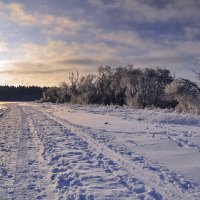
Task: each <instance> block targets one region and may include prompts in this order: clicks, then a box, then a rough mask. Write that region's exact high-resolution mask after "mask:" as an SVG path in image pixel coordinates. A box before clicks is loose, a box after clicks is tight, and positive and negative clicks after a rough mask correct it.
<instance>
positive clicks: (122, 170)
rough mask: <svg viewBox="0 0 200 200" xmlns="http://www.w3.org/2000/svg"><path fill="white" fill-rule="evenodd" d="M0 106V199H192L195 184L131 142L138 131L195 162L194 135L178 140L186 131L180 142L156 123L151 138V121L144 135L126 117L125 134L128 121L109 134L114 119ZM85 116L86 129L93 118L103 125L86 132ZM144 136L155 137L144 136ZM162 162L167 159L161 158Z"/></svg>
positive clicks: (197, 190)
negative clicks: (75, 121)
mask: <svg viewBox="0 0 200 200" xmlns="http://www.w3.org/2000/svg"><path fill="white" fill-rule="evenodd" d="M6 106H7V110H6V111H4V113H3V114H2V115H1V117H0V185H1V187H0V199H1V200H4V199H5V200H7V199H8V200H9V199H13V200H14V199H17V200H18V199H19V200H20V199H23V200H26V199H27V200H29V199H47V200H54V199H55V200H56V199H59V200H62V199H68V200H73V199H77V200H79V199H80V200H86V199H88V200H93V199H131V200H135V199H145V200H150V199H155V200H160V199H169V200H172V199H183V200H184V199H185V200H187V199H190V200H193V199H194V200H195V199H196V200H197V199H199V198H200V187H199V184H198V181H195V178H194V179H192V178H191V177H192V176H191V177H190V176H189V175H188V177H187V176H184V175H185V174H184V173H181V171H180V173H179V170H176V167H173V166H172V167H171V166H170V165H167V164H165V163H163V162H162V163H161V162H158V161H157V160H155V159H154V158H153V157H152V156H151V155H148V153H146V151H145V148H146V146H144V145H143V146H144V148H142V145H141V141H140V140H141V136H140V135H138V136H137V134H139V133H141V132H143V133H145V134H144V135H145V137H146V140H147V141H148V142H151V143H153V145H154V146H155V145H157V144H158V143H159V142H162V141H165V143H163V144H161V145H163V146H164V144H165V145H166V144H168V145H171V146H170V147H171V148H173V145H174V146H175V147H176V148H177V149H178V150H177V151H180V148H181V152H182V154H184V153H185V154H186V153H187V155H189V153H190V151H192V153H193V155H196V156H197V157H196V159H197V160H198V159H199V158H200V157H199V152H200V146H198V144H199V142H198V141H197V139H198V138H199V137H196V140H192V139H194V137H190V138H191V141H190V140H185V139H184V137H187V138H188V135H187V134H188V133H190V132H189V131H188V132H187V131H186V129H185V132H184V133H185V136H184V137H180V135H179V134H178V133H179V132H180V131H179V132H178V129H177V128H176V127H173V126H169V125H162V126H163V127H162V126H161V125H160V124H157V126H158V125H159V127H157V129H158V130H160V131H159V132H158V130H156V129H153V126H154V125H152V123H151V125H152V126H151V125H150V124H149V125H148V130H146V132H144V131H142V130H141V127H143V128H144V126H145V129H147V128H146V122H144V123H143V122H142V123H143V124H142V125H141V119H139V120H137V122H136V121H134V119H132V120H133V121H132V122H131V123H133V122H134V127H133V129H132V128H130V127H129V129H127V126H128V124H126V123H129V121H130V120H129V119H128V121H127V120H125V121H123V120H121V121H122V122H121V123H123V122H124V127H122V126H121V127H120V128H118V132H117V130H115V126H114V125H112V124H114V121H115V122H116V121H117V122H119V120H120V118H119V117H118V116H112V115H111V114H110V115H108V116H107V115H106V116H105V115H102V113H95V114H94V113H92V114H90V113H89V112H86V110H84V111H81V112H82V114H83V115H81V112H79V111H77V108H75V109H73V108H70V109H69V108H68V110H67V108H65V107H62V106H61V107H59V106H50V105H46V106H45V105H37V104H31V103H30V104H28V103H27V104H25V103H24V104H17V103H16V104H8V105H6ZM93 111H94V110H93ZM76 112H77V113H78V115H79V116H81V117H82V122H81V121H79V120H78V118H76V120H77V123H74V121H73V117H74V115H73V113H76ZM66 115H67V117H66ZM63 116H65V117H63ZM88 116H92V119H91V120H90V123H95V121H96V120H97V119H95V116H97V117H99V118H98V121H100V122H99V123H101V125H102V124H103V125H102V126H104V127H103V128H102V127H101V128H99V127H98V126H95V127H94V126H89V124H87V123H86V122H85V121H84V120H83V118H84V117H85V119H86V118H87V119H89V117H88ZM101 118H102V119H103V120H104V121H106V123H105V124H104V123H103V121H101V120H100V119H101ZM92 120H94V121H92ZM112 120H113V121H112ZM91 121H92V122H91ZM137 123H138V124H137ZM140 125H141V127H140ZM106 126H107V127H110V128H108V129H106V128H105V127H106ZM130 130H131V131H132V132H131V133H130ZM152 130H153V131H154V132H152ZM197 130H198V129H197ZM150 131H151V133H154V134H155V135H156V137H155V138H152V136H151V135H149V132H150ZM133 133H134V135H133ZM175 133H176V134H175ZM181 133H182V132H181ZM191 134H193V133H191ZM194 134H196V132H194ZM158 136H159V139H157V138H158ZM194 136H195V135H194ZM143 139H144V138H143ZM124 141H126V143H124ZM199 141H200V140H199ZM142 142H144V141H143V140H142ZM139 144H140V145H139ZM186 146H187V148H184V147H186ZM188 149H189V150H188ZM162 150H163V148H162V149H161V151H162ZM149 151H152V149H149ZM169 156H170V155H168V157H169ZM171 156H172V157H173V156H174V155H171ZM175 158H178V157H176V156H175ZM166 159H169V158H167V155H166ZM160 160H161V159H160ZM197 162H199V161H197ZM197 164H198V163H197ZM198 170H199V169H197V172H198ZM198 176H199V175H198Z"/></svg>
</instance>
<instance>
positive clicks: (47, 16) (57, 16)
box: [0, 0, 200, 86]
mask: <svg viewBox="0 0 200 200" xmlns="http://www.w3.org/2000/svg"><path fill="white" fill-rule="evenodd" d="M199 8H200V3H199V1H196V0H190V1H188V0H174V1H169V0H163V1H156V0H144V1H139V0H134V1H132V0H108V1H104V0H99V1H94V0H86V1H82V0H58V1H54V0H43V1H40V0H34V1H25V0H0V30H1V31H0V73H1V84H3V85H4V84H9V85H13V84H14V85H17V84H25V85H32V84H34V85H41V86H42V85H58V84H59V83H60V82H61V81H64V80H65V79H66V74H67V73H69V72H70V71H75V70H79V71H80V73H88V72H90V73H95V72H96V71H97V68H98V67H99V66H101V65H104V66H105V65H111V66H116V67H117V66H127V65H129V64H132V65H134V66H135V67H155V66H160V67H161V68H168V69H170V70H171V71H172V72H173V73H174V74H176V76H181V77H187V78H188V76H189V78H190V79H193V80H194V77H195V75H194V73H192V72H191V69H195V70H197V71H199V66H198V65H194V61H195V60H196V59H197V58H199V52H200V38H199V33H200V24H199V21H200V15H199ZM180 10H181V12H180ZM183 13H184V14H183Z"/></svg>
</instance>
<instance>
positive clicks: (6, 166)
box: [0, 106, 20, 200]
mask: <svg viewBox="0 0 200 200" xmlns="http://www.w3.org/2000/svg"><path fill="white" fill-rule="evenodd" d="M19 130H20V114H19V110H17V109H13V107H12V106H9V108H8V109H7V110H6V112H4V114H3V115H2V116H1V117H0V199H2V200H10V199H11V197H12V193H13V183H14V174H15V165H16V146H17V140H18V133H19Z"/></svg>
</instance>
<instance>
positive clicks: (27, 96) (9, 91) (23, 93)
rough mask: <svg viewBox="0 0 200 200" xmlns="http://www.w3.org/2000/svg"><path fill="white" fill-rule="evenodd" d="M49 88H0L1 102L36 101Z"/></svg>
mask: <svg viewBox="0 0 200 200" xmlns="http://www.w3.org/2000/svg"><path fill="white" fill-rule="evenodd" d="M46 89H47V88H45V87H44V88H41V87H38V86H28V87H26V86H16V87H15V86H0V101H35V100H38V99H41V98H42V96H43V92H45V91H46Z"/></svg>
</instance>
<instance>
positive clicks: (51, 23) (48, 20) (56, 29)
mask: <svg viewBox="0 0 200 200" xmlns="http://www.w3.org/2000/svg"><path fill="white" fill-rule="evenodd" d="M0 11H1V12H2V15H3V16H4V17H5V18H6V19H7V20H9V21H12V22H14V23H16V24H19V25H22V26H41V27H42V28H44V30H43V33H46V34H49V35H65V34H67V33H68V34H74V33H75V32H76V31H77V30H79V29H80V28H81V27H82V26H84V25H85V24H86V22H84V21H83V20H80V21H75V20H72V19H70V18H67V17H61V16H54V15H48V14H41V13H29V12H27V11H26V8H25V6H24V5H23V4H20V3H2V2H0Z"/></svg>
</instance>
